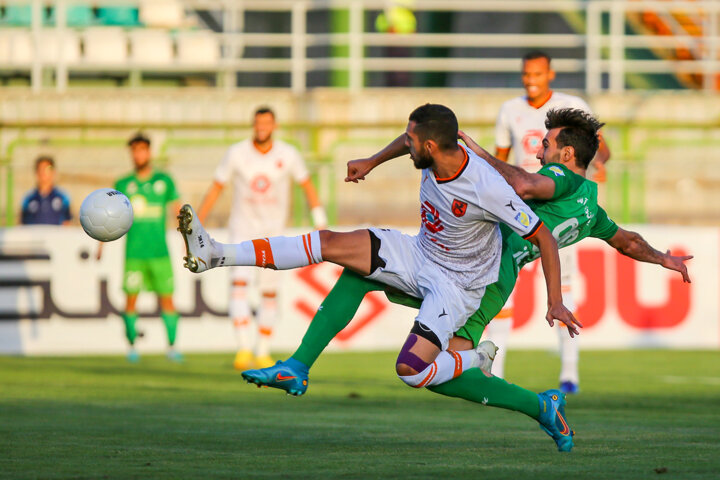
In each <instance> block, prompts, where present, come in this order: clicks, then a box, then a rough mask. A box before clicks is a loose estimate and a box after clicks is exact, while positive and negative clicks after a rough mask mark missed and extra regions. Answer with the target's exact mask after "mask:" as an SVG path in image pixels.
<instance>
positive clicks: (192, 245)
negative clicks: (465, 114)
mask: <svg viewBox="0 0 720 480" xmlns="http://www.w3.org/2000/svg"><path fill="white" fill-rule="evenodd" d="M457 134H458V127H457V118H456V117H455V114H454V113H453V112H452V111H451V110H450V109H448V108H447V107H444V106H442V105H431V104H427V105H424V106H422V107H418V108H417V109H416V110H415V111H413V113H412V114H411V115H410V119H409V123H408V127H407V130H406V133H405V143H406V146H407V148H408V149H409V151H410V157H411V159H412V160H413V163H414V164H415V166H416V168H419V169H422V170H423V172H422V180H421V184H420V203H421V225H420V232H419V233H418V234H417V235H416V236H410V235H404V234H402V233H400V232H398V231H395V230H388V229H378V228H371V229H361V230H356V231H353V232H342V233H338V232H331V231H328V230H324V231H320V232H317V231H315V232H311V233H309V234H306V235H301V236H298V237H271V238H267V237H266V238H259V239H256V240H252V241H245V242H242V243H240V244H221V243H219V242H216V241H214V240H213V239H212V238H211V237H210V236H209V235H208V234H207V232H206V231H205V230H204V228H203V226H202V224H201V222H199V221H198V219H197V216H196V215H194V212H193V210H192V208H191V207H190V206H189V205H185V206H184V207H183V208H182V209H181V213H180V215H179V216H178V219H179V230H180V232H181V233H182V235H183V239H184V241H185V243H186V250H187V255H186V257H185V261H186V264H185V266H186V267H187V268H188V269H190V270H191V271H193V272H202V271H205V270H207V269H209V268H214V267H219V266H230V265H255V266H258V267H264V268H273V269H278V270H283V269H291V268H298V267H302V266H305V265H309V264H312V263H318V262H321V261H329V262H332V263H336V264H338V265H340V266H343V267H346V268H348V269H350V270H353V271H355V272H356V273H358V274H360V275H363V276H366V277H367V278H370V279H373V280H376V281H379V282H382V283H385V284H387V285H390V286H392V287H395V288H397V289H399V290H401V291H403V292H405V293H407V294H409V295H413V296H415V297H416V298H422V299H423V301H422V305H421V307H420V310H419V312H418V316H417V317H416V321H415V324H414V326H413V328H412V330H411V331H410V334H409V335H408V338H407V340H406V342H405V345H404V346H403V348H402V350H401V351H400V354H399V355H398V358H397V362H396V371H397V374H398V376H399V377H400V379H401V380H402V381H404V382H405V383H407V384H408V385H410V386H413V387H417V388H420V387H426V386H430V385H436V384H440V383H443V382H446V381H448V380H450V379H452V378H455V377H456V376H459V375H460V374H462V373H463V372H464V371H465V370H467V369H469V368H473V367H476V366H478V362H479V361H480V359H479V357H478V353H477V352H476V351H475V350H466V351H460V352H451V351H447V350H446V349H447V347H448V343H449V340H450V338H451V337H452V336H453V334H454V332H455V331H457V329H458V328H460V327H461V326H463V325H464V324H465V321H466V319H467V318H468V316H469V315H470V314H472V313H473V312H475V310H477V308H478V307H479V305H480V301H481V299H482V296H483V294H484V292H485V286H486V285H489V284H490V283H492V282H494V281H496V280H497V278H498V273H499V267H500V256H501V239H500V229H499V225H498V222H503V223H506V224H507V225H508V226H509V227H510V228H511V229H512V230H513V231H515V232H516V233H518V234H519V235H521V236H523V237H524V238H526V239H528V240H529V241H530V242H532V243H533V244H535V245H536V246H537V247H538V249H539V251H540V253H541V261H542V265H543V271H544V274H545V280H546V283H547V288H548V313H547V315H546V318H547V320H548V323H550V325H552V324H553V323H554V320H555V319H557V320H559V321H561V322H563V323H565V324H566V325H568V329H569V330H570V331H572V332H573V333H575V334H576V333H578V331H577V328H576V327H577V326H582V325H581V324H580V323H579V322H577V321H576V320H575V318H574V317H573V316H572V313H571V312H570V311H569V310H568V309H566V308H565V306H564V305H563V303H562V293H561V290H560V264H559V257H558V254H557V243H556V242H555V239H554V238H553V237H552V234H551V233H550V231H549V230H548V229H547V227H545V226H544V225H543V223H542V222H541V221H539V219H538V217H537V215H535V213H534V212H533V211H532V210H531V209H530V208H529V207H528V206H527V205H526V204H525V203H524V202H523V201H522V200H521V199H520V197H518V196H517V194H516V193H515V191H514V190H513V189H512V188H511V187H510V185H508V184H507V182H506V181H505V180H504V179H503V178H502V177H501V176H500V174H499V173H497V171H496V170H495V169H493V168H492V167H491V166H490V165H489V164H488V163H487V162H485V161H484V160H482V159H480V158H479V157H478V156H477V155H476V154H475V153H473V152H472V151H468V150H467V149H465V148H464V147H462V146H461V145H459V144H458V143H457ZM389 159H390V157H385V158H383V157H382V156H379V157H375V158H374V159H363V160H355V161H353V162H349V164H348V177H347V178H346V181H355V182H356V181H358V180H362V179H364V177H365V175H367V174H368V173H370V171H371V170H372V169H374V168H375V167H376V166H378V165H380V164H381V163H383V162H384V161H387V160H389ZM285 363H287V362H285ZM265 370H272V372H271V373H270V374H271V375H272V376H273V378H274V380H275V381H278V382H292V381H294V380H297V378H296V376H293V375H285V374H284V371H283V362H278V363H277V364H276V366H275V367H272V368H269V369H265ZM275 370H277V371H275ZM246 373H247V372H244V373H243V376H245V374H246ZM246 378H247V377H246ZM303 388H306V385H304V386H303V385H298V386H297V389H290V390H288V391H289V393H294V394H299V392H300V391H302V389H303ZM558 398H559V397H558ZM558 401H559V400H558Z"/></svg>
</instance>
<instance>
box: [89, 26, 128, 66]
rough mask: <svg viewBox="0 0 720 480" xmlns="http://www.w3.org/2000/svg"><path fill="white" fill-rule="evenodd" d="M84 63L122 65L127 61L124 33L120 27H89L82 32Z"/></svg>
mask: <svg viewBox="0 0 720 480" xmlns="http://www.w3.org/2000/svg"><path fill="white" fill-rule="evenodd" d="M83 38H84V44H85V61H86V62H90V63H106V64H122V63H125V62H127V59H128V44H127V36H126V35H125V31H124V30H123V29H122V28H120V27H90V28H88V29H86V30H85V32H83Z"/></svg>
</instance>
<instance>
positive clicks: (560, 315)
mask: <svg viewBox="0 0 720 480" xmlns="http://www.w3.org/2000/svg"><path fill="white" fill-rule="evenodd" d="M545 320H547V322H548V325H550V326H551V327H553V326H555V320H558V321H560V322H562V323H564V324H565V326H566V327H567V329H568V333H569V334H570V337H574V336H575V335H580V331H579V330H578V329H577V327H580V328H582V326H583V325H582V323H580V322H579V321H578V319H577V318H575V316H574V315H573V314H572V312H571V311H570V310H568V309H567V307H565V305H563V304H562V302H558V303H555V304H551V305H550V306H549V307H548V311H547V315H545Z"/></svg>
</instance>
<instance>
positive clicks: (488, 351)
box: [475, 340, 498, 373]
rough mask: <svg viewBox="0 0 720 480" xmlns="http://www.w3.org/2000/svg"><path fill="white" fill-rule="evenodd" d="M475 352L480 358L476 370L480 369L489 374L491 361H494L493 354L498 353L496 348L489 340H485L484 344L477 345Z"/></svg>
mask: <svg viewBox="0 0 720 480" xmlns="http://www.w3.org/2000/svg"><path fill="white" fill-rule="evenodd" d="M475 351H476V352H477V354H478V357H480V365H478V368H481V369H482V370H485V371H486V372H488V373H490V370H492V364H493V360H495V354H497V351H498V347H496V346H495V344H494V343H493V342H491V341H490V340H485V341H484V342H480V343H479V344H478V346H477V348H476V349H475Z"/></svg>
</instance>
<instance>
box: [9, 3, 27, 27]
mask: <svg viewBox="0 0 720 480" xmlns="http://www.w3.org/2000/svg"><path fill="white" fill-rule="evenodd" d="M3 21H4V23H6V24H7V25H13V26H16V27H29V26H30V24H31V23H32V8H31V7H30V5H8V6H7V7H5V16H4V17H3Z"/></svg>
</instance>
